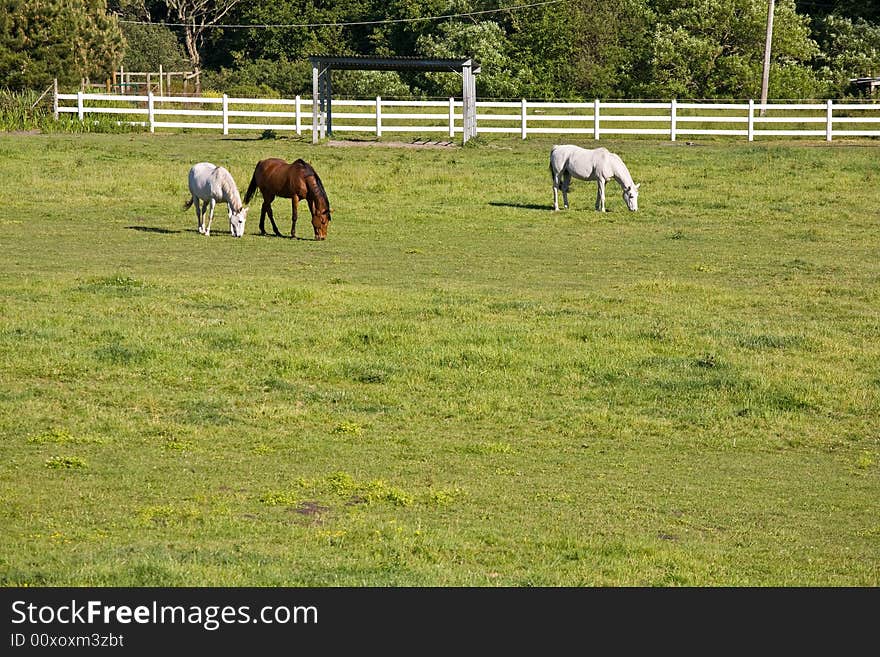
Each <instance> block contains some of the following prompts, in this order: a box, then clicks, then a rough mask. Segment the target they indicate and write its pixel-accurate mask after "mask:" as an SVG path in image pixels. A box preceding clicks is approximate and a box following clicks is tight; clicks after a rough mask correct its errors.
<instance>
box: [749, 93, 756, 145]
mask: <svg viewBox="0 0 880 657" xmlns="http://www.w3.org/2000/svg"><path fill="white" fill-rule="evenodd" d="M749 141H755V101H754V100H752V99H751V98H749Z"/></svg>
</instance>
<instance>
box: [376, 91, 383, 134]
mask: <svg viewBox="0 0 880 657" xmlns="http://www.w3.org/2000/svg"><path fill="white" fill-rule="evenodd" d="M376 136H377V137H381V136H382V97H381V96H376Z"/></svg>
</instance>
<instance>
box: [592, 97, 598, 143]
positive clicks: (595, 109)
mask: <svg viewBox="0 0 880 657" xmlns="http://www.w3.org/2000/svg"><path fill="white" fill-rule="evenodd" d="M598 138H599V99H598V98H597V99H596V100H594V101H593V139H598Z"/></svg>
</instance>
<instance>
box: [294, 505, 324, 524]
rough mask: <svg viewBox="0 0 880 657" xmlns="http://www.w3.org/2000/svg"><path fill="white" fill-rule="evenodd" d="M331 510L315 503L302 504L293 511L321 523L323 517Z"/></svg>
mask: <svg viewBox="0 0 880 657" xmlns="http://www.w3.org/2000/svg"><path fill="white" fill-rule="evenodd" d="M329 510H330V507H327V506H324V505H322V504H318V503H317V502H314V501H308V502H302V503H301V504H299V505H297V506H296V507H295V508H294V509H293V511H294V512H296V513H298V514H300V515H303V516H306V517H307V518H311V519H312V520H314V521H315V522H319V521H320V520H321V516H323V515H324V514H325V513H327V512H328V511H329Z"/></svg>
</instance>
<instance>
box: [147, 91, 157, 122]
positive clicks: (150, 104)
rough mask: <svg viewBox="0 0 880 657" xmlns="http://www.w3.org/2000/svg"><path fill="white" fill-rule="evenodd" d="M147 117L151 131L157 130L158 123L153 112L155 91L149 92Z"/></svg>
mask: <svg viewBox="0 0 880 657" xmlns="http://www.w3.org/2000/svg"><path fill="white" fill-rule="evenodd" d="M147 117H148V120H149V122H150V132H156V125H155V120H154V114H153V92H152V91H149V92H148V93H147Z"/></svg>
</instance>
